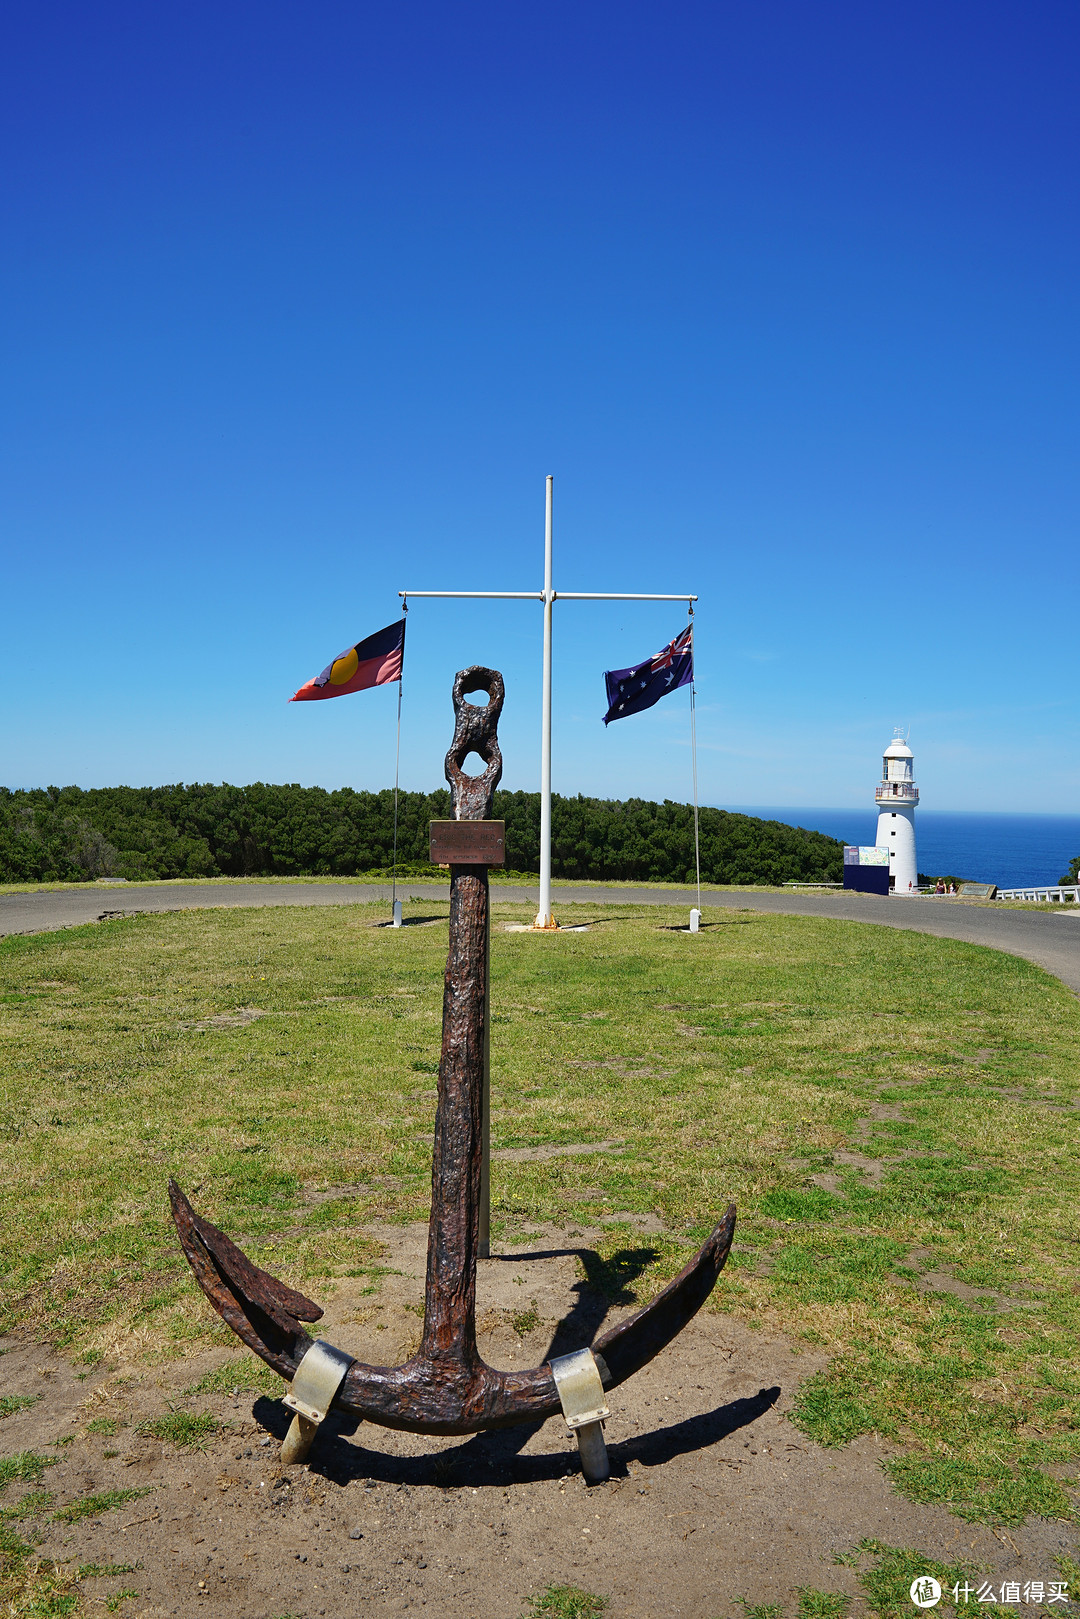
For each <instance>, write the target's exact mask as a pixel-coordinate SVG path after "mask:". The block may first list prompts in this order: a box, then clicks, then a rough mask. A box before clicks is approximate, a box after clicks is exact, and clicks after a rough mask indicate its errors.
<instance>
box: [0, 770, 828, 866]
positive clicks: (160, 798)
mask: <svg viewBox="0 0 1080 1619" xmlns="http://www.w3.org/2000/svg"><path fill="white" fill-rule="evenodd" d="M494 814H495V816H496V818H498V819H500V820H504V821H505V822H506V852H507V861H506V864H507V869H508V870H513V871H519V872H523V873H525V872H537V871H539V869H540V795H539V793H522V792H516V793H511V792H498V793H496V794H495V809H494ZM449 815H450V794H449V792H448V791H447V790H446V789H445V788H440V789H439V790H438V791H436V792H433V793H405V792H403V793H401V794H400V796H399V804H398V869H399V870H403V871H404V872H406V874H412V875H419V874H420V873H425V874H429V875H430V874H431V873H432V871H433V870H434V869H435V868H433V867H431V866H430V865H429V863H428V857H427V856H428V822H429V821H431V820H437V819H445V818H447V817H448V816H449ZM393 842H394V794H393V791H392V790H391V789H389V788H387V789H385V790H384V791H382V792H376V793H371V792H355V791H354V790H353V789H352V788H351V787H342V788H339V789H338V790H337V791H335V792H327V791H326V790H325V789H324V788H321V787H300V786H297V785H295V784H293V785H291V786H272V785H269V784H267V783H264V782H254V783H253V784H252V785H251V786H248V787H231V786H229V785H227V784H224V783H223V784H221V785H220V786H218V785H213V784H211V783H200V782H191V783H187V784H185V783H179V784H177V785H175V786H171V787H98V788H91V789H84V788H80V787H45V788H33V789H29V790H18V791H12V790H11V789H9V788H0V881H3V882H57V881H61V882H83V881H90V880H92V879H93V878H95V877H127V878H129V879H138V878H144V879H145V878H162V877H268V876H348V877H353V876H359V875H362V874H365V873H374V872H384V871H387V870H388V869H389V868H390V866H391V863H392V859H393ZM842 851H843V845H842V844H841V843H839V842H838V841H837V840H836V839H835V838H830V837H826V836H825V834H824V833H823V832H812V831H807V830H806V829H804V828H802V827H793V826H787V825H785V824H784V823H783V822H782V821H763V820H759V819H757V818H756V817H755V816H751V815H738V814H734V813H732V812H731V811H728V810H719V809H709V808H706V809H702V811H701V875H702V878H703V880H704V881H706V882H713V883H774V884H780V883H784V882H789V881H800V882H839V881H841V879H842V877H843V852H842ZM552 871H553V874H554V875H555V876H557V877H564V878H579V879H580V878H593V879H602V878H608V879H623V880H631V881H638V882H642V881H647V882H679V883H683V882H690V881H692V880H693V876H694V812H693V807H692V806H691V805H689V804H677V803H674V802H673V801H672V800H670V799H665V800H664V802H663V803H655V802H652V801H650V800H648V799H642V798H631V799H627V800H626V801H624V802H620V801H616V800H611V799H600V798H585V797H582V796H580V795H579V796H578V797H576V798H563V797H560V796H559V795H556V796H555V797H554V799H553V802H552Z"/></svg>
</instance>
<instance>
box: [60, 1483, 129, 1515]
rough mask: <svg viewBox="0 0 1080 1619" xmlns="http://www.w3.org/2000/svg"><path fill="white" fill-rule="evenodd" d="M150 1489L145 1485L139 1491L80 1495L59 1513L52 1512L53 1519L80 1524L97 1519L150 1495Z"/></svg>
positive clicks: (104, 1491) (109, 1491)
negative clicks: (86, 1519) (88, 1519)
mask: <svg viewBox="0 0 1080 1619" xmlns="http://www.w3.org/2000/svg"><path fill="white" fill-rule="evenodd" d="M152 1488H153V1486H152V1485H150V1484H146V1485H144V1486H143V1487H142V1488H140V1489H133V1490H102V1491H100V1492H99V1493H98V1494H97V1495H82V1496H80V1497H79V1499H78V1500H77V1501H69V1502H68V1504H67V1506H65V1507H61V1508H60V1510H59V1512H54V1513H53V1518H54V1519H55V1520H56V1522H57V1523H81V1522H82V1520H83V1519H84V1518H98V1517H100V1516H101V1514H102V1513H103V1512H113V1511H115V1509H116V1508H117V1507H122V1506H126V1505H127V1503H128V1502H129V1501H139V1500H141V1499H142V1497H143V1496H144V1495H149V1494H150V1491H151V1489H152Z"/></svg>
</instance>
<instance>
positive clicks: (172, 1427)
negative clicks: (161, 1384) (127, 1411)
mask: <svg viewBox="0 0 1080 1619" xmlns="http://www.w3.org/2000/svg"><path fill="white" fill-rule="evenodd" d="M279 1382H280V1380H279ZM220 1426H221V1424H220V1423H219V1422H218V1420H217V1418H216V1417H215V1416H212V1415H211V1414H210V1412H209V1411H202V1412H200V1413H198V1414H197V1415H196V1414H195V1413H193V1412H191V1411H169V1412H167V1413H166V1414H165V1416H163V1417H151V1418H148V1419H147V1420H146V1421H145V1422H140V1423H139V1426H138V1428H137V1429H136V1430H135V1431H136V1433H139V1434H142V1435H143V1436H144V1437H146V1438H149V1439H161V1440H163V1441H164V1442H165V1444H167V1445H175V1446H176V1447H177V1449H178V1450H205V1448H206V1441H207V1440H208V1439H209V1437H210V1435H211V1434H212V1433H216V1432H217V1430H218V1428H219V1427H220Z"/></svg>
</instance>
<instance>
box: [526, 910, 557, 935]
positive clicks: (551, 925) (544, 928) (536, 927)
mask: <svg viewBox="0 0 1080 1619" xmlns="http://www.w3.org/2000/svg"><path fill="white" fill-rule="evenodd" d="M532 931H533V932H534V933H558V931H559V924H558V922H556V920H555V918H554V917H553V916H549V917H547V918H546V919H545V918H544V917H542V916H541V915H540V913H539V911H538V912H537V914H536V921H535V922H534V923H533V925H532Z"/></svg>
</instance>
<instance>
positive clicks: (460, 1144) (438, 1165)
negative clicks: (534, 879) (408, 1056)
mask: <svg viewBox="0 0 1080 1619" xmlns="http://www.w3.org/2000/svg"><path fill="white" fill-rule="evenodd" d="M488 912H489V893H488V875H487V867H486V866H451V868H450V950H449V955H448V957H447V962H446V977H445V981H444V988H443V1045H442V1059H441V1061H440V1063H439V1102H438V1111H437V1113H436V1117H435V1151H434V1156H433V1160H432V1166H431V1221H430V1225H429V1229H428V1263H427V1293H426V1301H425V1313H424V1338H423V1344H422V1347H421V1351H420V1353H421V1355H422V1356H426V1357H430V1358H431V1359H432V1360H448V1359H449V1360H452V1361H454V1362H457V1363H459V1364H464V1365H467V1367H468V1368H469V1369H470V1370H471V1369H473V1368H474V1367H479V1366H480V1364H481V1362H480V1357H479V1353H478V1351H477V1348H476V1261H477V1255H478V1244H479V1236H480V1201H481V1166H482V1161H483V1091H484V1052H485V1046H486V1042H487V1017H488V993H487V988H488V985H487V977H488V920H489V915H488Z"/></svg>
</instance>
